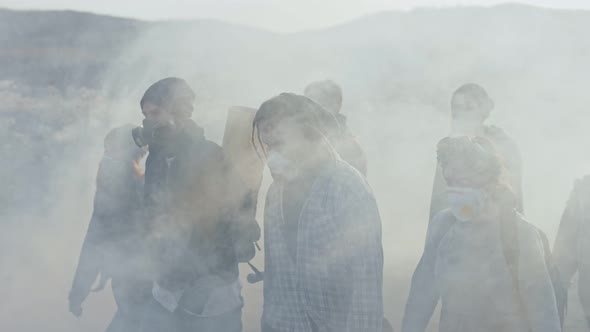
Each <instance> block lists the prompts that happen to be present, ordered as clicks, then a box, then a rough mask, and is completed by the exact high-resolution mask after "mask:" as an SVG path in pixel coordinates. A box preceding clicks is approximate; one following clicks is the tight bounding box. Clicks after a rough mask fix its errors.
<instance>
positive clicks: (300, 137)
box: [253, 93, 383, 332]
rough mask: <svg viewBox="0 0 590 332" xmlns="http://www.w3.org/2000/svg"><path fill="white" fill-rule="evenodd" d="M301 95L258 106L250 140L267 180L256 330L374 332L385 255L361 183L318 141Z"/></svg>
mask: <svg viewBox="0 0 590 332" xmlns="http://www.w3.org/2000/svg"><path fill="white" fill-rule="evenodd" d="M322 112H325V110H323V109H322V107H321V106H320V105H318V104H317V103H315V102H314V101H312V100H311V99H309V98H306V97H304V96H299V95H295V94H288V93H283V94H281V95H279V96H277V97H274V98H272V99H270V100H268V101H266V102H264V103H263V104H262V105H261V106H260V108H259V109H258V111H257V113H256V116H255V119H254V133H253V134H254V136H255V137H257V139H258V143H259V144H258V145H259V150H260V151H261V155H263V156H264V157H265V159H266V163H267V165H268V167H269V169H270V172H271V175H272V177H273V183H272V185H271V187H270V189H269V191H268V194H267V199H266V206H265V212H264V226H265V228H264V229H265V234H264V243H265V274H264V311H263V316H262V330H263V331H264V332H272V331H301V332H305V331H379V332H381V331H382V328H383V299H382V287H383V252H382V244H381V219H380V216H379V211H378V208H377V203H376V201H375V198H374V196H373V193H372V191H371V189H370V188H369V186H368V184H367V183H366V181H365V180H364V177H363V176H362V175H361V174H360V173H359V172H358V171H356V170H355V169H354V168H353V167H352V166H350V165H349V164H347V163H345V162H343V161H342V160H341V159H340V157H339V156H338V154H337V153H336V152H335V151H334V150H333V148H332V146H331V144H330V143H329V142H328V139H327V138H326V137H327V135H328V132H327V131H328V130H329V129H326V128H330V125H329V124H327V123H325V121H330V119H332V121H334V118H333V117H324V116H322Z"/></svg>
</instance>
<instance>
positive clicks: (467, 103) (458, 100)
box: [451, 93, 490, 129]
mask: <svg viewBox="0 0 590 332" xmlns="http://www.w3.org/2000/svg"><path fill="white" fill-rule="evenodd" d="M489 112H490V110H488V109H487V108H486V106H485V105H482V104H481V102H480V101H479V100H477V99H476V98H473V97H472V96H469V95H468V94H461V93H460V94H456V95H454V96H453V99H452V101H451V113H452V117H453V124H460V125H463V126H466V127H471V126H472V127H478V126H481V125H482V124H483V122H484V121H485V120H486V119H487V117H488V115H489ZM467 129H469V128H467Z"/></svg>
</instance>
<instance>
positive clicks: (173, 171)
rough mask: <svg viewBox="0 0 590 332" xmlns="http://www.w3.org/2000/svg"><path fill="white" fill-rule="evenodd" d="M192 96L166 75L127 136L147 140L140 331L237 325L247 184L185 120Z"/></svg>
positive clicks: (249, 245)
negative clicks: (145, 295)
mask: <svg viewBox="0 0 590 332" xmlns="http://www.w3.org/2000/svg"><path fill="white" fill-rule="evenodd" d="M194 100H195V94H194V92H193V90H192V89H191V88H190V86H189V85H188V84H187V83H186V82H185V81H184V80H182V79H180V78H174V77H171V78H166V79H163V80H160V81H158V82H156V83H154V84H153V85H152V86H150V87H149V88H148V89H147V91H146V92H145V94H144V96H143V98H142V99H141V102H140V105H141V109H142V112H143V114H144V116H145V119H144V121H143V127H140V128H136V129H135V130H134V138H135V141H136V142H137V143H138V145H141V146H143V145H147V146H149V155H148V158H147V160H146V174H145V197H144V209H145V215H146V216H145V218H146V222H147V223H148V225H149V232H148V235H149V238H148V243H149V246H150V248H153V249H154V250H153V251H152V253H151V257H152V260H153V271H154V285H153V289H152V294H153V299H152V301H151V302H150V303H149V304H148V308H147V310H146V314H145V316H144V319H143V321H142V324H141V331H144V332H148V331H172V332H176V331H178V332H182V331H200V332H208V331H211V332H213V331H241V329H242V322H241V314H242V306H243V302H242V297H241V286H240V282H239V278H238V277H239V276H238V263H239V262H247V261H249V260H250V259H251V258H252V257H253V256H254V254H255V248H254V241H257V240H258V238H259V237H260V228H259V227H258V224H257V223H256V221H255V220H254V217H253V216H250V213H249V212H250V211H251V208H250V206H248V204H251V203H252V201H251V200H250V197H249V192H248V189H247V187H246V185H245V184H244V183H243V182H242V181H241V179H240V178H239V176H238V175H237V173H236V171H235V170H234V169H233V166H232V165H231V164H230V163H229V162H228V160H227V159H226V158H225V156H224V154H223V151H222V150H221V148H220V147H219V146H218V145H217V144H215V143H213V142H211V141H208V140H207V139H206V138H205V135H204V130H203V129H202V128H201V127H199V126H198V125H197V124H196V123H195V122H194V121H193V120H191V119H190V117H191V115H192V112H193V103H194ZM243 211H246V213H243Z"/></svg>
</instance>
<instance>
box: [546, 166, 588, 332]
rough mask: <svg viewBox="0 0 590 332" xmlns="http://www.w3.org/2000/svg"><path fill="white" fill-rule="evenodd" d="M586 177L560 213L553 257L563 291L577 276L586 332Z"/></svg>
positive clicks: (577, 184)
mask: <svg viewBox="0 0 590 332" xmlns="http://www.w3.org/2000/svg"><path fill="white" fill-rule="evenodd" d="M589 239H590V175H587V176H585V177H584V178H582V179H581V180H579V181H577V183H576V185H575V186H574V189H573V190H572V193H571V195H570V198H569V201H568V203H567V206H566V208H565V211H564V212H563V216H562V218H561V223H560V225H559V231H558V232H557V238H556V239H555V246H554V247H553V255H554V257H555V261H556V264H557V266H558V268H559V271H560V273H561V278H562V281H563V282H564V287H566V289H567V287H568V286H569V284H570V283H571V280H572V278H573V277H574V275H575V274H576V272H578V294H579V297H580V300H581V303H582V307H583V309H584V313H585V315H586V321H587V323H588V327H589V328H590V257H589V256H588V253H589V252H590V241H589Z"/></svg>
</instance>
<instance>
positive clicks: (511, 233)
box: [500, 212, 532, 331]
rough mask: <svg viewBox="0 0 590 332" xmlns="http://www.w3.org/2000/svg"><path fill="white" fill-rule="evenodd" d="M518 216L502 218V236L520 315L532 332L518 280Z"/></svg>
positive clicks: (511, 215) (515, 214)
mask: <svg viewBox="0 0 590 332" xmlns="http://www.w3.org/2000/svg"><path fill="white" fill-rule="evenodd" d="M517 216H518V214H517V213H516V212H515V213H513V214H512V213H511V214H509V215H507V216H505V217H503V218H502V220H501V221H500V236H501V238H502V251H503V253H504V259H505V260H506V265H507V266H508V270H509V271H510V275H511V277H512V287H513V291H514V294H515V295H516V298H517V301H518V306H519V311H520V314H521V315H522V317H524V318H525V319H526V321H527V324H528V326H529V331H532V330H531V324H530V321H529V318H528V315H527V312H526V308H525V305H524V301H523V298H522V295H521V293H520V283H519V280H518V279H519V278H518V277H519V272H518V269H519V265H520V238H519V236H518V220H517Z"/></svg>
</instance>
